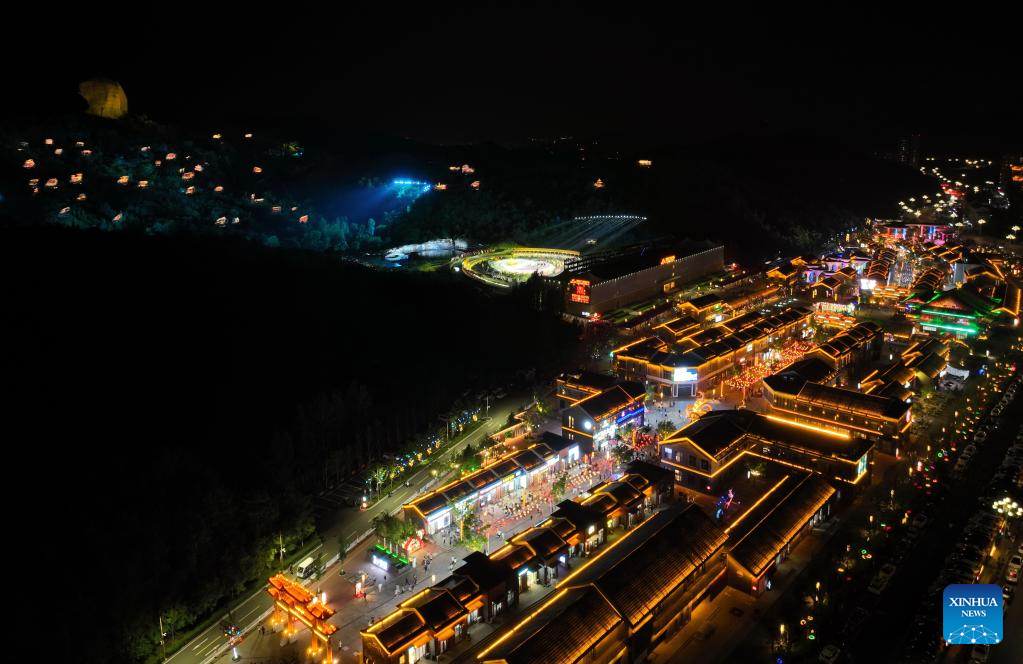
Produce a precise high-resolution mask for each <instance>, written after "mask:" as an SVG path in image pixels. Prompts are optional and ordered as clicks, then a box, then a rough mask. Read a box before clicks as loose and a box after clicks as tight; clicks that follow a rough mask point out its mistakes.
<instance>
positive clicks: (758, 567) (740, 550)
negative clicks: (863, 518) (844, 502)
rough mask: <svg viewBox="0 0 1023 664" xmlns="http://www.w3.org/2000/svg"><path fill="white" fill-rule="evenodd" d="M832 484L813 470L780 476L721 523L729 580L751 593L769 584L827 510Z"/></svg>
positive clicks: (833, 492) (832, 490)
mask: <svg viewBox="0 0 1023 664" xmlns="http://www.w3.org/2000/svg"><path fill="white" fill-rule="evenodd" d="M835 496H836V491H835V488H834V487H832V486H831V485H830V484H829V483H828V482H826V481H825V480H824V479H822V478H821V477H820V476H819V475H814V474H812V473H798V472H797V473H792V474H789V475H784V476H782V478H781V479H779V480H778V481H777V483H775V484H773V485H772V486H771V487H770V488H769V489H767V491H766V492H765V493H764V494H763V496H761V498H760V499H758V500H756V501H753V502H752V503H751V505H750V507H749V508H747V509H746V510H745V511H744V512H742V513H741V514H739V515H738V516H737V518H735V519H733V520H732V521H731V523H730V524H729V525H728V526H727V527H726V529H725V530H726V532H727V533H728V580H729V584H730V585H732V586H734V587H736V588H738V589H739V590H742V591H743V592H747V593H750V594H752V595H760V594H762V593H763V592H764V591H766V590H770V588H771V578H772V575H773V573H774V572H775V570H776V569H777V568H778V565H779V564H781V562H782V560H784V559H785V558H786V557H788V555H789V554H790V553H791V552H792V548H793V547H794V546H795V545H796V543H797V542H798V541H799V539H800V537H802V536H803V535H805V534H806V533H808V532H809V531H810V530H811V529H812V528H814V526H817V525H818V524H820V523H821V522H822V521H824V520H826V519H827V518H828V516H829V515H830V513H831V503H832V501H833V499H834V497H835Z"/></svg>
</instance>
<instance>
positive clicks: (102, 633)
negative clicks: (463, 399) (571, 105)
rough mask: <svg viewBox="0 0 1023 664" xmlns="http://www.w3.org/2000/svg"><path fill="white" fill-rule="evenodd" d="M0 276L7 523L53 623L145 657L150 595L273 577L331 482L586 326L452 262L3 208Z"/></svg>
mask: <svg viewBox="0 0 1023 664" xmlns="http://www.w3.org/2000/svg"><path fill="white" fill-rule="evenodd" d="M0 277H2V280H3V283H4V284H5V286H4V294H3V296H2V303H3V306H2V311H3V328H4V332H5V343H4V349H3V351H2V362H0V365H2V366H3V368H4V377H5V381H6V383H7V384H8V385H9V386H11V388H12V392H13V393H14V395H15V396H14V398H13V400H11V399H8V401H7V406H8V408H7V413H8V419H7V427H8V435H7V436H6V437H5V439H6V440H7V442H8V459H7V463H8V465H9V467H10V468H12V469H16V471H15V472H17V473H18V474H19V475H21V476H24V477H31V478H33V480H32V481H33V484H32V485H31V486H28V485H26V487H23V488H24V489H25V491H26V493H25V494H24V500H25V501H31V502H33V503H34V507H33V508H32V510H30V513H31V514H33V521H34V523H33V524H32V527H31V528H30V529H29V530H28V531H26V532H19V533H18V537H19V538H25V541H28V542H31V547H32V549H33V550H35V549H39V548H42V549H43V554H44V557H45V558H46V559H47V560H48V561H49V560H50V558H53V560H52V566H50V564H47V566H46V567H45V568H43V569H39V570H37V571H33V574H36V573H45V574H46V575H47V578H48V579H49V580H48V581H47V583H48V584H49V585H48V587H49V588H50V590H51V591H53V593H54V594H55V597H56V600H57V601H58V602H59V603H60V607H61V611H62V614H63V615H64V616H65V618H64V619H61V620H59V621H58V625H57V626H56V627H54V628H53V629H54V630H55V631H54V632H51V633H50V636H51V637H52V639H53V640H54V641H55V642H58V643H62V644H67V647H68V651H67V652H66V653H59V654H60V655H65V656H66V657H65V658H71V659H72V660H74V661H82V662H103V661H140V660H143V659H145V658H146V657H148V656H150V655H154V654H158V652H159V647H158V645H157V644H156V642H155V640H154V635H155V634H156V631H155V629H154V627H153V625H154V624H155V622H154V621H156V619H157V614H158V612H160V611H162V612H163V613H162V615H163V618H164V621H165V624H166V623H167V621H168V620H173V623H172V624H173V625H175V629H176V630H177V631H179V632H180V631H181V630H183V629H185V628H187V627H188V626H189V625H190V624H192V622H193V621H194V620H196V619H198V618H200V617H202V616H203V615H205V613H206V612H207V611H208V610H209V609H210V608H212V607H214V606H216V605H218V604H219V603H221V602H224V601H226V600H227V599H228V598H231V597H234V596H236V595H237V594H238V593H239V592H240V591H241V590H242V589H243V588H244V585H243V584H244V583H245V582H247V581H251V580H253V579H258V578H265V576H266V575H267V574H268V573H270V572H272V568H271V567H270V561H271V560H272V558H273V552H274V550H275V547H276V546H277V541H278V540H277V537H278V534H279V533H281V534H283V536H284V539H285V545H286V546H287V547H288V549H289V550H292V549H293V550H296V551H297V550H298V549H299V542H300V541H301V540H302V538H304V537H308V535H309V534H310V532H311V529H312V512H311V501H310V498H311V496H313V495H315V493H316V491H318V490H319V489H320V488H321V487H322V486H323V484H324V482H325V481H327V480H329V481H330V482H331V483H333V482H336V481H337V478H338V477H340V478H342V479H344V478H345V477H348V476H349V475H351V474H354V477H356V478H358V480H359V481H361V479H362V477H363V476H364V473H365V472H366V467H367V465H368V464H369V463H371V462H373V461H379V460H381V458H382V455H384V454H391V455H398V454H399V453H402V452H404V451H405V450H406V449H414V448H409V447H407V446H408V445H411V444H414V443H415V442H416V441H417V440H420V439H421V438H422V437H423V436H426V435H432V434H435V433H436V431H437V430H438V429H442V428H443V425H442V424H441V423H440V422H439V420H438V415H439V414H442V413H445V412H448V409H450V408H451V406H452V404H453V402H454V401H455V400H456V399H457V398H458V395H460V394H461V392H462V390H463V389H465V388H469V387H473V388H477V386H484V385H492V384H504V382H506V381H507V380H508V379H509V377H510V376H513V375H514V373H515V372H516V370H518V369H523V368H530V367H536V368H537V369H538V373H539V374H543V373H544V371H545V370H547V371H548V373H549V372H550V371H554V370H556V369H559V368H561V367H563V366H564V364H565V363H566V362H567V361H568V360H567V358H566V356H565V353H566V351H568V350H569V349H570V348H571V347H572V346H573V342H574V340H575V337H576V335H577V332H576V330H575V329H574V328H572V327H571V326H569V325H566V324H564V323H562V322H561V321H560V320H558V319H556V318H554V317H552V316H549V315H545V314H542V313H540V312H536V311H533V310H532V309H531V308H529V307H528V306H526V305H525V303H521V302H519V300H518V299H517V297H516V296H515V295H513V296H512V297H506V298H499V299H493V300H492V299H488V298H487V297H485V296H484V295H483V294H480V293H479V292H478V291H476V290H475V289H474V288H472V287H471V286H469V285H468V284H466V283H463V282H462V281H456V280H454V279H453V278H452V277H448V276H446V275H439V276H436V277H434V276H431V275H422V274H419V275H402V274H394V273H390V274H388V273H376V272H372V271H370V270H368V269H365V268H361V267H358V266H350V265H347V264H339V262H338V261H337V259H335V258H331V257H327V256H324V255H321V254H316V253H312V252H306V251H297V250H287V249H282V248H277V249H271V248H267V247H262V246H260V245H258V244H255V243H252V242H249V241H243V240H238V239H234V240H232V239H229V238H226V239H215V238H207V237H200V236H195V235H191V234H186V235H184V236H180V235H175V236H169V237H150V236H145V235H144V234H141V233H135V232H120V233H102V232H100V231H97V230H73V229H65V228H59V227H52V226H42V227H38V226H37V227H25V228H14V229H12V228H5V229H0ZM488 381H494V382H493V383H489V382H488ZM19 490H20V489H19ZM41 500H42V501H44V502H42V503H40V502H39V501H41ZM33 538H38V539H33ZM53 573H56V579H55V580H54V579H53V578H52V575H53ZM53 654H55V655H57V654H58V653H53Z"/></svg>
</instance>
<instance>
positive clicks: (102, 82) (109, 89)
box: [78, 78, 128, 120]
mask: <svg viewBox="0 0 1023 664" xmlns="http://www.w3.org/2000/svg"><path fill="white" fill-rule="evenodd" d="M78 94H80V95H82V96H83V97H85V101H87V102H89V110H88V111H87V113H90V114H92V115H98V116H99V117H101V118H110V119H112V120H116V119H118V118H120V117H122V116H124V115H125V114H127V113H128V97H126V96H125V94H124V88H122V87H121V84H120V83H118V82H117V81H110V80H107V79H102V78H97V79H92V80H89V81H84V82H83V83H81V84H80V85H79V86H78Z"/></svg>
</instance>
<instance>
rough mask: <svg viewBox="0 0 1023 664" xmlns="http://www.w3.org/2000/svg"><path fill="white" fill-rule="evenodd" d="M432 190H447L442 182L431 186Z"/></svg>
mask: <svg viewBox="0 0 1023 664" xmlns="http://www.w3.org/2000/svg"><path fill="white" fill-rule="evenodd" d="M433 188H434V189H436V190H437V191H444V190H445V189H447V188H448V186H447V185H446V184H444V183H443V182H438V183H437V184H435V185H433Z"/></svg>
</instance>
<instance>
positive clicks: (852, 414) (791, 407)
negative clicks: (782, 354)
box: [764, 360, 913, 447]
mask: <svg viewBox="0 0 1023 664" xmlns="http://www.w3.org/2000/svg"><path fill="white" fill-rule="evenodd" d="M817 361H819V360H817ZM821 364H823V363H821ZM805 373H806V372H805V371H800V367H796V368H792V367H791V366H790V367H786V368H785V369H782V370H781V371H779V372H778V373H776V374H774V375H771V376H767V377H766V378H764V398H765V399H766V400H767V402H768V403H769V404H770V405H771V413H773V414H777V415H778V416H780V417H784V418H788V419H790V420H792V421H795V422H801V423H804V424H809V425H813V426H816V427H820V428H823V429H827V430H831V431H838V432H848V433H851V435H853V436H854V437H864V438H869V439H870V440H873V441H876V442H880V441H881V440H887V441H889V442H891V443H892V445H893V447H894V446H895V445H897V443H898V441H899V439H900V437H901V436H902V434H903V433H904V432H905V431H906V430H907V429H908V428H909V427H910V425H911V424H912V422H913V414H912V404H910V403H908V401H907V400H905V399H902V398H898V397H896V396H883V395H876V394H864V393H862V392H857V391H856V390H849V389H844V388H841V387H834V386H831V385H822V384H820V383H816V382H813V381H812V380H808V379H807V377H806V375H804V374H805Z"/></svg>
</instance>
